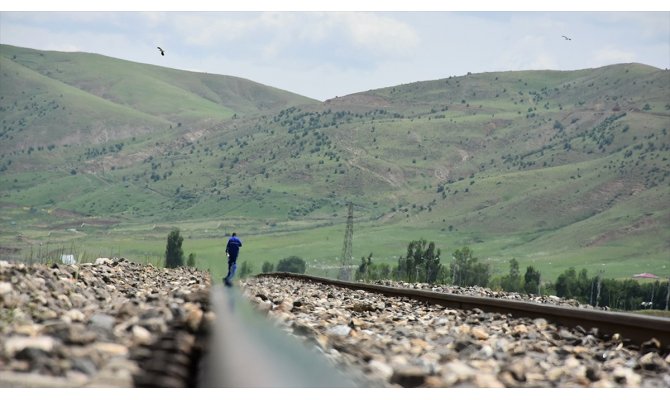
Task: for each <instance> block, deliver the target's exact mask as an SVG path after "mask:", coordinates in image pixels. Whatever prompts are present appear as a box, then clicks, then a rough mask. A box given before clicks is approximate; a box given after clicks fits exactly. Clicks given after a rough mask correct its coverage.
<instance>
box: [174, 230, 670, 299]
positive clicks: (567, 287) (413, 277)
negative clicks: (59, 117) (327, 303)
mask: <svg viewBox="0 0 670 400" xmlns="http://www.w3.org/2000/svg"><path fill="white" fill-rule="evenodd" d="M183 241H184V239H183V237H182V236H181V235H180V233H179V229H176V228H175V229H173V230H172V232H170V234H169V235H168V240H167V246H166V250H165V266H166V267H168V268H172V267H177V266H181V265H184V252H183V250H182V248H181V246H182V243H183ZM451 256H452V257H451V262H450V263H449V265H448V266H444V265H442V261H441V250H440V249H438V248H436V246H435V243H434V242H430V243H429V242H427V241H426V240H424V239H421V240H414V241H411V242H410V243H409V244H408V246H407V252H406V254H405V255H404V256H401V257H400V258H399V259H398V265H397V266H396V267H393V266H391V265H389V264H386V263H380V264H377V263H374V262H373V260H372V253H370V254H369V255H368V256H367V257H362V258H361V263H360V265H359V266H358V269H357V270H356V273H355V276H354V278H355V279H356V280H363V281H375V280H385V279H393V280H402V281H406V282H427V283H447V284H453V285H457V286H481V287H491V288H493V289H501V290H504V291H507V292H517V293H527V294H541V293H542V292H544V294H555V295H557V296H559V297H563V298H573V299H576V300H578V301H579V302H580V303H588V304H591V305H594V306H601V307H610V308H615V309H623V310H634V309H640V308H652V309H663V308H665V309H667V308H668V303H669V302H670V284H665V283H664V282H663V283H662V282H660V281H654V282H649V283H643V284H640V283H639V282H638V281H635V280H632V279H626V280H615V279H603V278H602V274H599V275H597V276H593V277H589V275H588V272H587V270H586V269H582V270H581V271H580V272H579V273H577V271H576V270H575V268H569V269H568V270H566V271H564V272H563V273H561V274H560V275H559V276H558V278H557V279H556V281H555V282H547V283H545V284H542V283H541V274H540V271H538V270H537V269H535V267H533V266H528V267H526V270H525V273H523V274H522V273H521V268H520V265H519V262H518V261H517V260H516V259H514V258H512V259H511V260H510V261H509V272H508V273H507V274H506V275H504V276H502V277H500V276H498V277H492V273H491V267H490V266H489V264H486V263H483V262H481V261H479V260H478V259H477V257H475V256H474V253H473V251H472V250H471V249H470V248H469V247H467V246H466V247H463V248H460V249H456V250H455V251H454V252H453V253H452V255H451ZM186 265H188V266H191V267H195V254H193V253H191V254H189V256H188V261H187V263H186ZM253 269H254V268H253V266H252V265H251V264H249V263H248V262H246V261H244V262H242V264H241V267H240V271H239V276H240V278H244V277H246V276H249V275H251V273H252V272H253ZM306 269H307V263H306V262H305V261H304V260H303V259H301V258H300V257H297V256H290V257H287V258H284V259H281V260H279V262H278V263H277V265H276V267H275V265H274V264H272V263H270V262H268V261H266V262H265V263H263V265H262V267H261V270H262V271H263V272H272V271H275V270H276V271H278V272H293V273H299V274H303V273H305V271H306Z"/></svg>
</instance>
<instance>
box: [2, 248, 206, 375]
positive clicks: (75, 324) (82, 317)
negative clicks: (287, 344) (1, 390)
mask: <svg viewBox="0 0 670 400" xmlns="http://www.w3.org/2000/svg"><path fill="white" fill-rule="evenodd" d="M210 286H211V282H210V276H209V274H208V273H207V272H204V271H200V270H196V269H190V268H175V269H164V268H155V267H153V266H151V265H140V264H136V263H133V262H130V261H127V260H124V259H114V260H109V259H98V260H96V262H95V263H90V264H81V265H60V264H53V265H32V266H26V265H23V264H10V263H7V262H4V261H0V387H134V386H163V387H180V386H187V385H188V384H189V379H191V377H190V376H189V374H190V373H191V372H190V369H191V367H192V366H191V363H192V361H193V356H194V354H197V353H198V351H199V348H198V346H199V344H198V338H199V336H200V335H202V332H203V331H205V330H206V327H207V324H208V321H211V319H212V318H213V315H212V313H211V311H209V290H210Z"/></svg>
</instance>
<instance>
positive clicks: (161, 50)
mask: <svg viewBox="0 0 670 400" xmlns="http://www.w3.org/2000/svg"><path fill="white" fill-rule="evenodd" d="M158 51H160V52H161V55H162V56H164V55H165V51H163V49H161V48H160V46H159V47H158Z"/></svg>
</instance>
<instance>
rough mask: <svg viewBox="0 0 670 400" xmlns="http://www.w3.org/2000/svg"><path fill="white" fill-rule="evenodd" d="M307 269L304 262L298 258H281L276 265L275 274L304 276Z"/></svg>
mask: <svg viewBox="0 0 670 400" xmlns="http://www.w3.org/2000/svg"><path fill="white" fill-rule="evenodd" d="M306 269H307V263H305V260H303V259H302V258H300V257H298V256H290V257H286V258H282V259H281V260H279V262H278V263H277V272H294V273H297V274H304V273H305V270H306Z"/></svg>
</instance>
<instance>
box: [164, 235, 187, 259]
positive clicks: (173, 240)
mask: <svg viewBox="0 0 670 400" xmlns="http://www.w3.org/2000/svg"><path fill="white" fill-rule="evenodd" d="M183 242H184V238H183V237H181V235H180V234H179V228H174V229H173V230H172V232H170V234H169V235H168V237H167V246H166V248H165V267H166V268H175V267H178V266H180V265H184V251H183V250H182V248H181V244H182V243H183Z"/></svg>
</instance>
